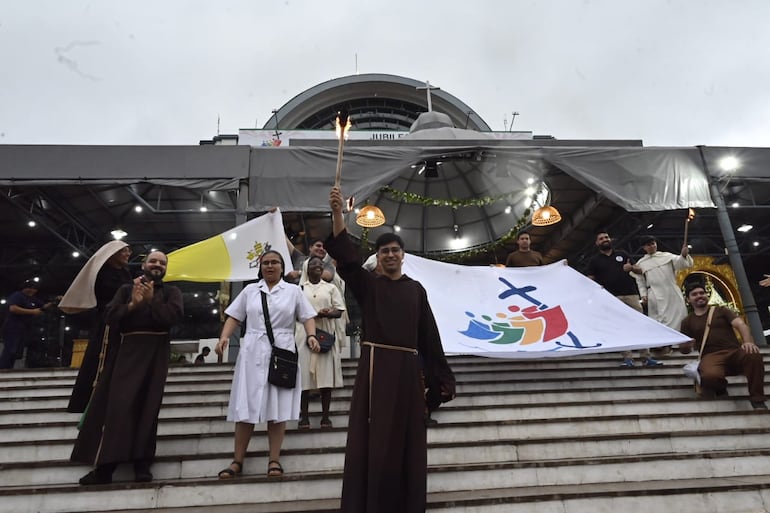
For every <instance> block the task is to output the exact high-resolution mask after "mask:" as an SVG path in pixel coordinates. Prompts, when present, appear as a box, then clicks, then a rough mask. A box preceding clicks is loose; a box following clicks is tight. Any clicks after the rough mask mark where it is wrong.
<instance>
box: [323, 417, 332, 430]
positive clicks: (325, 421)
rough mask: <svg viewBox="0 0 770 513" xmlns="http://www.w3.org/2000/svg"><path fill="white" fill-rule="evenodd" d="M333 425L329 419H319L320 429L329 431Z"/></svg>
mask: <svg viewBox="0 0 770 513" xmlns="http://www.w3.org/2000/svg"><path fill="white" fill-rule="evenodd" d="M333 427H334V425H333V424H332V421H331V419H329V417H324V418H322V419H321V429H331V428H333Z"/></svg>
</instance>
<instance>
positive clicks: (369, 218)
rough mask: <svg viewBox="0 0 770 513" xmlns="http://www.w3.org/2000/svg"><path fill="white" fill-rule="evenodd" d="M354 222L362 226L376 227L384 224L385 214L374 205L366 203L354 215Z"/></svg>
mask: <svg viewBox="0 0 770 513" xmlns="http://www.w3.org/2000/svg"><path fill="white" fill-rule="evenodd" d="M356 224H357V225H358V226H363V227H364V228H376V227H378V226H382V225H383V224H385V214H383V213H382V210H380V209H379V208H377V207H376V206H374V205H366V206H365V207H363V208H362V209H361V211H360V212H359V213H358V215H357V216H356Z"/></svg>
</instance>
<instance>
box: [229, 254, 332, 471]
mask: <svg viewBox="0 0 770 513" xmlns="http://www.w3.org/2000/svg"><path fill="white" fill-rule="evenodd" d="M284 269H285V267H284V263H283V257H281V254H280V253H278V252H276V251H266V252H265V253H264V254H263V255H262V257H261V258H260V262H259V275H258V277H259V278H260V281H258V282H257V283H252V284H251V285H247V286H246V288H244V289H243V290H242V291H241V293H240V294H238V296H237V297H236V298H235V300H234V301H233V302H232V304H230V306H229V307H227V310H225V313H226V314H227V316H228V317H227V320H226V321H225V325H224V327H223V328H222V334H221V335H220V336H219V342H218V343H217V346H216V353H217V354H223V353H224V351H225V349H227V345H228V343H229V341H230V336H231V335H232V334H233V332H234V331H235V329H236V328H238V327H239V326H240V324H241V323H242V322H243V321H244V320H245V321H246V335H245V336H244V337H243V339H242V340H241V347H240V351H239V352H238V359H237V360H236V362H235V371H234V373H233V386H232V390H231V391H230V404H229V406H228V408H227V420H228V421H229V422H235V451H234V457H233V462H232V463H231V464H230V465H229V466H228V467H227V468H226V469H224V470H222V471H221V472H220V473H219V479H230V478H233V477H236V476H238V475H240V474H241V472H242V471H243V460H244V458H245V457H246V449H247V448H248V446H249V440H250V439H251V434H252V433H253V432H254V424H259V423H262V422H267V439H268V447H269V453H270V458H269V460H270V461H269V463H268V466H267V475H268V476H269V477H278V476H282V475H283V468H282V467H281V463H280V457H281V445H282V444H283V438H284V434H285V432H286V421H287V420H295V419H297V418H299V400H300V395H301V383H300V374H301V371H300V372H298V373H297V383H296V385H295V387H294V388H292V389H288V388H279V387H276V386H274V385H271V384H270V383H268V382H267V370H268V365H269V361H270V353H271V351H272V348H271V346H270V340H269V339H268V337H267V331H266V329H265V317H264V313H263V310H262V297H261V293H262V292H264V293H265V294H266V296H267V305H268V308H267V309H268V312H269V314H270V324H271V325H272V330H273V336H274V339H275V345H276V346H277V347H280V348H281V349H288V350H289V351H292V352H294V351H296V346H295V344H294V325H295V323H296V322H297V321H299V322H301V323H302V324H303V325H304V328H305V330H306V332H307V333H308V336H307V340H306V343H307V345H308V347H309V348H310V350H311V351H319V350H320V345H319V344H318V340H317V339H316V337H315V321H314V320H313V318H314V317H315V315H316V311H315V309H313V307H312V306H311V305H310V303H309V302H308V301H307V299H305V296H304V295H303V294H302V291H301V290H300V288H299V287H297V286H296V285H292V284H290V283H286V282H285V281H283V279H282V277H283V273H284Z"/></svg>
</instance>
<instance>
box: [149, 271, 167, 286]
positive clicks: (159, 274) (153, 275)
mask: <svg viewBox="0 0 770 513" xmlns="http://www.w3.org/2000/svg"><path fill="white" fill-rule="evenodd" d="M144 276H145V277H146V278H147V279H148V280H150V281H154V282H155V283H160V282H162V281H163V277H164V276H166V273H165V272H164V271H161V270H158V269H149V270H146V271H144Z"/></svg>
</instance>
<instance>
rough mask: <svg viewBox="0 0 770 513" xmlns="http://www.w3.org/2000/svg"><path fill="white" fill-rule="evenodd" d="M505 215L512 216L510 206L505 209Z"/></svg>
mask: <svg viewBox="0 0 770 513" xmlns="http://www.w3.org/2000/svg"><path fill="white" fill-rule="evenodd" d="M505 213H506V214H510V213H511V206H510V205H508V206H507V207H505Z"/></svg>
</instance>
